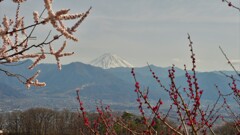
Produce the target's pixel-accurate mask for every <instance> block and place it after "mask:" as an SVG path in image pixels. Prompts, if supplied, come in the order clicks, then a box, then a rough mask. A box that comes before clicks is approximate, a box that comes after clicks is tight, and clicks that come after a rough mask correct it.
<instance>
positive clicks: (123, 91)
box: [0, 61, 231, 110]
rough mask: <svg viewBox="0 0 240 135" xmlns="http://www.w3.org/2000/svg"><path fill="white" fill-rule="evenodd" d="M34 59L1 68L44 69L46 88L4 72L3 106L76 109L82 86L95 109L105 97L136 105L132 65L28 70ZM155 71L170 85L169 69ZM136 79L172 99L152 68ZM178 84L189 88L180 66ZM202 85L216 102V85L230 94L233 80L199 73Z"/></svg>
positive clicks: (153, 94) (153, 93) (154, 94)
mask: <svg viewBox="0 0 240 135" xmlns="http://www.w3.org/2000/svg"><path fill="white" fill-rule="evenodd" d="M31 63H32V61H25V62H22V64H20V65H18V66H4V65H1V66H0V67H1V68H3V69H8V70H9V71H11V72H14V73H19V74H23V75H24V76H26V77H31V76H32V75H33V74H34V73H35V72H36V70H41V73H40V75H39V77H38V80H39V81H44V82H46V83H47V86H46V87H42V88H34V87H32V88H31V89H30V90H26V88H25V85H24V84H21V83H20V82H18V80H17V79H16V78H14V77H7V76H6V75H5V74H4V73H2V72H0V75H1V76H2V77H1V78H0V94H1V95H0V97H1V99H0V100H1V102H0V108H4V106H5V107H6V106H7V107H9V106H12V108H14V107H16V106H18V107H20V108H29V107H36V106H44V107H51V108H66V107H71V108H74V107H75V108H76V107H78V105H77V102H76V100H75V97H76V91H75V89H76V88H80V95H81V98H82V99H83V100H84V101H86V103H89V104H87V106H89V107H92V108H95V105H96V101H99V100H103V103H105V104H109V105H111V106H113V108H115V109H119V110H122V109H126V108H130V107H134V106H135V104H134V103H135V102H134V101H135V100H136V93H134V84H135V83H134V79H133V77H132V75H131V68H128V67H118V68H110V69H103V68H99V67H95V66H91V65H89V64H84V63H81V62H74V63H71V64H67V65H63V66H62V70H61V71H59V70H58V68H57V67H56V65H55V64H40V65H38V66H37V67H36V68H35V69H34V70H30V71H29V70H28V69H27V67H28V66H29V65H31ZM150 66H151V68H152V70H153V71H154V72H155V73H156V75H157V76H158V77H159V78H160V79H161V81H162V83H163V84H164V85H165V86H166V87H169V85H168V84H169V81H170V80H169V78H168V72H167V71H168V68H162V67H157V66H154V65H150ZM135 72H136V78H137V80H138V81H139V82H140V84H141V88H142V90H145V89H147V88H149V94H150V95H149V96H150V99H151V100H152V101H156V100H158V98H162V99H163V100H168V99H167V97H168V95H167V93H166V92H163V91H162V90H161V88H160V87H159V85H158V84H157V83H156V81H155V80H154V79H153V77H152V74H151V73H150V72H149V68H148V67H147V66H146V67H139V68H135ZM175 76H176V79H175V80H176V85H177V86H179V87H181V88H184V87H187V85H188V84H187V83H186V77H185V71H184V70H182V69H180V68H177V67H176V74H175ZM197 78H198V81H199V86H200V88H201V89H203V90H204V94H203V96H202V99H204V101H206V102H207V101H210V102H211V101H214V100H215V98H214V97H216V98H217V91H216V89H215V84H216V85H218V86H219V88H220V89H221V90H222V91H223V93H229V92H230V91H231V90H230V89H229V86H228V83H229V82H230V80H229V79H228V78H226V77H225V76H223V75H222V74H219V73H216V72H198V73H197Z"/></svg>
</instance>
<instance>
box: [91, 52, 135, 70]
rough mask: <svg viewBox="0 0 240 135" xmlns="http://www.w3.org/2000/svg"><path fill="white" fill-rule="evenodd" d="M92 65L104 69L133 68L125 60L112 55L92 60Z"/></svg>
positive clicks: (107, 54)
mask: <svg viewBox="0 0 240 135" xmlns="http://www.w3.org/2000/svg"><path fill="white" fill-rule="evenodd" d="M90 65H93V66H96V67H101V68H103V69H109V68H116V67H133V66H132V65H131V64H130V63H129V62H127V61H126V60H124V59H123V58H121V57H119V56H117V55H115V54H111V53H106V54H103V55H102V56H100V57H98V58H96V59H94V60H92V61H91V62H90Z"/></svg>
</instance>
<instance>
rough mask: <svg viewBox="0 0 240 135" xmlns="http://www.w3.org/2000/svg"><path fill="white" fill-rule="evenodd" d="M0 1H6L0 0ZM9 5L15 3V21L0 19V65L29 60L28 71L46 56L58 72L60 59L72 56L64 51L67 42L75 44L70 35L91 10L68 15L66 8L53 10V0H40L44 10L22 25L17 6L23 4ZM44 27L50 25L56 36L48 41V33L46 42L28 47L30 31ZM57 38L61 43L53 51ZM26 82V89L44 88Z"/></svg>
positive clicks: (73, 38) (16, 2) (72, 36)
mask: <svg viewBox="0 0 240 135" xmlns="http://www.w3.org/2000/svg"><path fill="white" fill-rule="evenodd" d="M0 2H7V1H2V0H1V1H0ZM12 2H13V3H15V4H17V9H16V13H15V18H9V17H8V16H7V15H5V16H4V17H3V19H2V25H0V41H2V45H1V46H0V64H6V63H17V62H19V61H21V60H25V59H33V60H34V61H33V64H32V65H30V66H29V67H28V68H29V69H33V68H34V67H35V66H37V64H38V63H40V62H41V61H42V60H44V59H46V58H47V56H48V55H52V56H53V57H55V59H56V61H57V65H58V68H59V69H61V63H60V58H61V57H64V56H70V55H73V54H74V52H64V49H65V48H66V46H67V40H73V41H78V38H77V37H75V36H74V35H73V34H74V32H76V31H77V28H78V27H79V26H80V24H81V23H82V22H83V20H85V18H86V17H87V16H88V14H89V12H90V10H91V8H89V9H88V10H87V11H86V12H85V13H76V14H71V13H69V12H70V9H60V10H58V11H54V10H53V8H52V4H53V0H44V7H45V10H43V12H42V13H41V14H39V13H38V12H37V11H34V12H33V23H32V24H29V25H26V24H25V17H24V16H21V13H20V9H21V8H20V7H21V4H22V3H23V2H27V1H26V0H12ZM0 4H1V3H0ZM44 12H47V14H46V17H44V16H43V15H44ZM66 21H75V23H74V24H73V25H72V26H67V25H66V24H67V23H65V22H66ZM46 24H50V25H51V26H52V28H53V29H55V30H56V31H57V34H56V35H55V36H53V37H52V39H51V38H50V36H51V33H50V32H49V33H48V34H47V33H46V39H45V40H44V41H40V42H39V43H37V44H30V42H29V41H30V40H31V38H32V37H33V32H34V31H35V30H36V27H38V26H43V27H44V26H45V25H46ZM60 38H63V40H65V41H64V42H63V45H62V47H60V49H59V50H58V51H56V52H55V51H54V49H53V43H54V41H57V40H59V39H60ZM45 46H49V47H48V48H49V49H48V50H47V49H46V48H47V47H45ZM31 50H33V51H31ZM37 74H38V73H37ZM23 79H25V78H23ZM29 79H30V78H29ZM29 79H26V81H25V82H24V83H25V84H26V86H27V88H30V86H45V85H43V84H44V83H42V84H41V83H40V82H38V81H29ZM30 80H31V79H30ZM40 84H41V85H40Z"/></svg>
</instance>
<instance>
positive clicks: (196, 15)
mask: <svg viewBox="0 0 240 135" xmlns="http://www.w3.org/2000/svg"><path fill="white" fill-rule="evenodd" d="M6 1H7V0H6ZM6 1H5V2H4V3H3V4H0V17H1V18H2V16H3V15H4V14H7V15H9V16H11V15H10V14H11V13H10V12H9V11H12V10H13V9H16V5H14V4H12V3H11V4H9V2H6ZM28 1H29V2H27V3H26V4H24V5H23V6H22V9H24V10H21V13H22V14H24V15H25V16H26V19H27V20H28V21H29V22H31V21H32V15H31V14H32V12H33V11H35V10H37V11H39V12H41V10H42V9H43V2H42V1H37V0H28ZM234 1H235V2H236V1H237V3H236V4H238V5H239V6H240V2H239V1H238V0H233V2H234ZM36 3H37V4H36ZM90 6H92V7H93V9H92V11H91V14H90V16H88V18H87V19H86V20H85V22H84V23H83V24H82V25H81V27H80V29H79V31H78V32H77V33H75V35H76V36H77V37H78V38H79V42H78V43H73V42H68V44H69V46H68V48H67V50H69V51H74V52H75V55H74V56H71V57H68V58H67V57H65V58H62V59H61V61H62V63H70V62H73V61H81V62H84V63H87V62H89V61H91V60H92V59H94V58H96V57H98V56H100V55H102V54H104V53H109V52H110V53H114V54H117V55H119V56H120V57H123V58H124V59H126V60H127V61H129V62H130V63H131V64H132V65H134V66H146V63H147V62H148V63H151V64H154V65H157V66H161V67H167V66H171V65H172V64H175V65H176V66H178V67H180V68H183V64H187V65H189V66H188V67H189V69H190V58H189V56H190V52H189V48H188V44H189V43H188V40H187V33H190V35H191V38H192V40H193V43H194V50H195V53H196V56H197V59H198V60H197V65H198V67H197V69H198V70H200V71H212V70H229V69H231V68H230V67H229V66H228V65H227V64H226V60H225V59H224V56H223V55H222V54H221V52H220V50H219V48H218V47H219V46H221V47H222V48H223V49H224V50H225V52H226V53H227V54H228V57H229V58H230V59H232V60H234V61H235V62H236V63H238V59H240V12H239V11H237V10H234V9H231V8H229V7H228V6H227V5H226V3H222V2H221V0H101V1H100V0H69V1H66V0H55V1H54V10H58V9H61V8H71V12H72V13H75V12H79V11H80V12H83V11H85V10H87V9H88V8H89V7H90ZM49 28H50V26H47V27H45V28H39V29H37V30H38V31H36V32H35V34H36V36H37V37H38V40H39V41H40V40H41V37H44V36H42V34H41V33H44V31H48V30H49ZM56 44H58V43H56ZM59 44H61V43H60V42H59ZM45 62H54V60H53V59H52V58H49V59H48V60H47V61H45ZM236 67H237V69H240V68H239V65H238V64H236Z"/></svg>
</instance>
